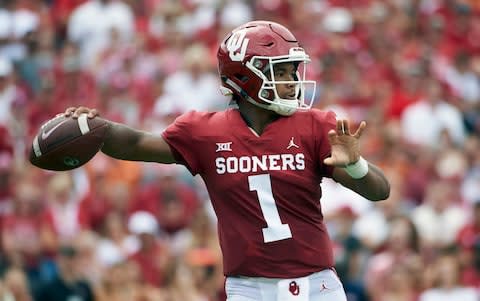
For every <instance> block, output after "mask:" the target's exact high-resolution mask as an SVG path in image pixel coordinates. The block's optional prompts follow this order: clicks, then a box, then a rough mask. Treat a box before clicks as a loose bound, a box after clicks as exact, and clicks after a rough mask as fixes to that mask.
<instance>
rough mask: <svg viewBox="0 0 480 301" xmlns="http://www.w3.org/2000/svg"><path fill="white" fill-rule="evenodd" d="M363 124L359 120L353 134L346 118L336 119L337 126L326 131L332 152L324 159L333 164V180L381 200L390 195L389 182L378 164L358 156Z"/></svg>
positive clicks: (328, 163) (364, 124)
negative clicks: (358, 124)
mask: <svg viewBox="0 0 480 301" xmlns="http://www.w3.org/2000/svg"><path fill="white" fill-rule="evenodd" d="M365 127H366V123H365V122H362V123H361V124H360V126H359V128H358V129H357V131H356V132H355V134H353V135H352V134H350V129H349V125H348V121H347V120H337V129H336V130H331V131H330V132H329V133H328V139H329V141H330V144H331V146H332V154H331V156H330V157H329V158H327V159H325V160H324V163H325V164H327V165H333V166H335V168H334V170H333V179H334V180H335V181H337V182H338V183H340V184H342V185H343V186H345V187H347V188H349V189H351V190H353V191H355V192H356V193H358V194H360V195H361V196H363V197H365V198H367V199H369V200H371V201H381V200H385V199H387V198H388V196H389V195H390V184H389V182H388V180H387V178H386V177H385V175H384V174H383V172H382V171H381V170H380V168H378V167H377V166H375V165H373V164H371V163H369V162H367V161H365V159H363V158H361V156H360V151H359V146H358V139H359V138H360V136H361V134H362V132H363V130H364V129H365ZM346 166H348V168H346ZM367 167H368V168H367ZM365 172H366V173H365ZM352 175H353V176H352Z"/></svg>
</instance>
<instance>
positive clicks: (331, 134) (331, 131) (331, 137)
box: [328, 130, 338, 142]
mask: <svg viewBox="0 0 480 301" xmlns="http://www.w3.org/2000/svg"><path fill="white" fill-rule="evenodd" d="M337 135H338V134H337V132H336V131H335V130H330V131H328V140H329V141H330V142H332V140H333V139H334V138H335V137H336V136H337Z"/></svg>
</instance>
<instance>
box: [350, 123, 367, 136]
mask: <svg viewBox="0 0 480 301" xmlns="http://www.w3.org/2000/svg"><path fill="white" fill-rule="evenodd" d="M366 127H367V123H366V122H365V121H362V122H360V125H359V126H358V129H357V131H356V132H355V134H354V135H353V136H354V137H355V138H360V136H362V133H363V131H364V130H365V128H366Z"/></svg>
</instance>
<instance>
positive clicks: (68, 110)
mask: <svg viewBox="0 0 480 301" xmlns="http://www.w3.org/2000/svg"><path fill="white" fill-rule="evenodd" d="M76 109H77V108H76V107H69V108H67V109H66V110H65V112H64V113H60V114H59V115H61V114H63V115H64V116H65V117H68V116H70V115H72V114H73V112H75V110H76Z"/></svg>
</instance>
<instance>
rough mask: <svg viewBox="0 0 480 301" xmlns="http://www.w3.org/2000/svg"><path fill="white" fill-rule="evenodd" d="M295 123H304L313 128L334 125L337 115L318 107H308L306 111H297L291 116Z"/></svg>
mask: <svg viewBox="0 0 480 301" xmlns="http://www.w3.org/2000/svg"><path fill="white" fill-rule="evenodd" d="M291 117H293V118H294V119H295V122H297V123H306V124H309V125H311V126H313V127H314V128H318V127H319V126H320V127H323V126H325V127H327V128H330V127H331V126H332V125H333V126H335V124H336V120H337V116H336V114H335V113H334V112H333V111H323V110H319V109H310V110H307V111H298V112H297V113H295V114H294V115H293V116H291Z"/></svg>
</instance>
